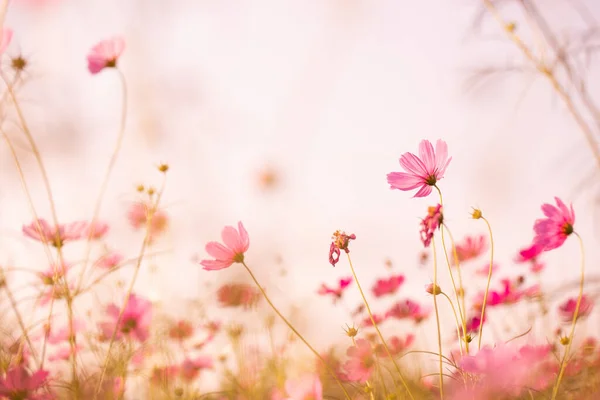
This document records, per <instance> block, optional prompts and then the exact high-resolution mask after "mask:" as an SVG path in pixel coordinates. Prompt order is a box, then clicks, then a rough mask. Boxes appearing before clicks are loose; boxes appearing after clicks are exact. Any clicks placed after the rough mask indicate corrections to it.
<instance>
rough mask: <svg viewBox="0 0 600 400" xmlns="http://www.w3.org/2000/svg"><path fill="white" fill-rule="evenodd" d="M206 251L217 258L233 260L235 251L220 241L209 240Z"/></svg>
mask: <svg viewBox="0 0 600 400" xmlns="http://www.w3.org/2000/svg"><path fill="white" fill-rule="evenodd" d="M206 252H207V253H208V254H210V255H211V256H212V257H214V258H216V259H217V260H233V257H234V256H235V253H234V252H233V250H231V249H228V248H227V247H225V246H223V245H222V244H221V243H218V242H208V243H207V244H206Z"/></svg>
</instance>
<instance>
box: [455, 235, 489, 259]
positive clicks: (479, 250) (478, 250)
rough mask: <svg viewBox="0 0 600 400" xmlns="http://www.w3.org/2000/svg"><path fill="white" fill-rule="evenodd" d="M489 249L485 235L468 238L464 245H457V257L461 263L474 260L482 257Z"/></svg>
mask: <svg viewBox="0 0 600 400" xmlns="http://www.w3.org/2000/svg"><path fill="white" fill-rule="evenodd" d="M486 249H487V242H486V238H485V236H484V235H479V236H467V237H465V240H464V241H463V242H462V243H459V244H457V245H456V255H457V257H458V261H459V262H465V261H469V260H473V259H475V258H477V257H479V256H480V255H482V254H483V253H484V252H485V251H486Z"/></svg>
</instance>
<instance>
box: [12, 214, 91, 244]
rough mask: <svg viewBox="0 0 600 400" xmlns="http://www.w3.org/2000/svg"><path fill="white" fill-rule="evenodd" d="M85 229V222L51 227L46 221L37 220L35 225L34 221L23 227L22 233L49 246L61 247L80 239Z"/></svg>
mask: <svg viewBox="0 0 600 400" xmlns="http://www.w3.org/2000/svg"><path fill="white" fill-rule="evenodd" d="M38 224H39V226H38ZM86 228H87V222H85V221H78V222H72V223H70V224H61V225H59V226H58V227H53V226H51V225H50V224H49V223H48V222H47V221H46V220H44V219H38V220H37V223H36V222H35V221H34V222H32V223H31V224H29V225H23V233H24V234H25V236H27V237H29V238H31V239H34V240H38V241H40V242H42V243H48V244H51V245H53V246H54V247H61V246H62V245H63V244H64V243H65V242H67V241H73V240H79V239H81V238H82V236H83V233H84V231H85V229H86Z"/></svg>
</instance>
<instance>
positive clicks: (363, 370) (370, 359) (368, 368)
mask: <svg viewBox="0 0 600 400" xmlns="http://www.w3.org/2000/svg"><path fill="white" fill-rule="evenodd" d="M346 354H347V355H348V357H350V359H349V360H348V361H346V362H345V363H344V370H345V371H346V373H347V377H348V380H350V381H353V382H360V383H365V382H366V381H367V380H369V378H370V377H371V374H372V373H373V371H374V370H375V357H374V356H373V349H372V347H371V343H369V341H368V340H365V339H358V340H356V345H354V346H351V347H350V348H348V351H347V352H346Z"/></svg>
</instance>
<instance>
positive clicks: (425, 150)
mask: <svg viewBox="0 0 600 400" xmlns="http://www.w3.org/2000/svg"><path fill="white" fill-rule="evenodd" d="M419 158H420V159H421V161H423V164H424V165H425V170H426V171H427V175H431V174H432V173H433V172H434V170H435V166H436V165H435V152H434V151H433V145H432V144H431V142H430V141H429V140H422V141H421V143H419Z"/></svg>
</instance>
